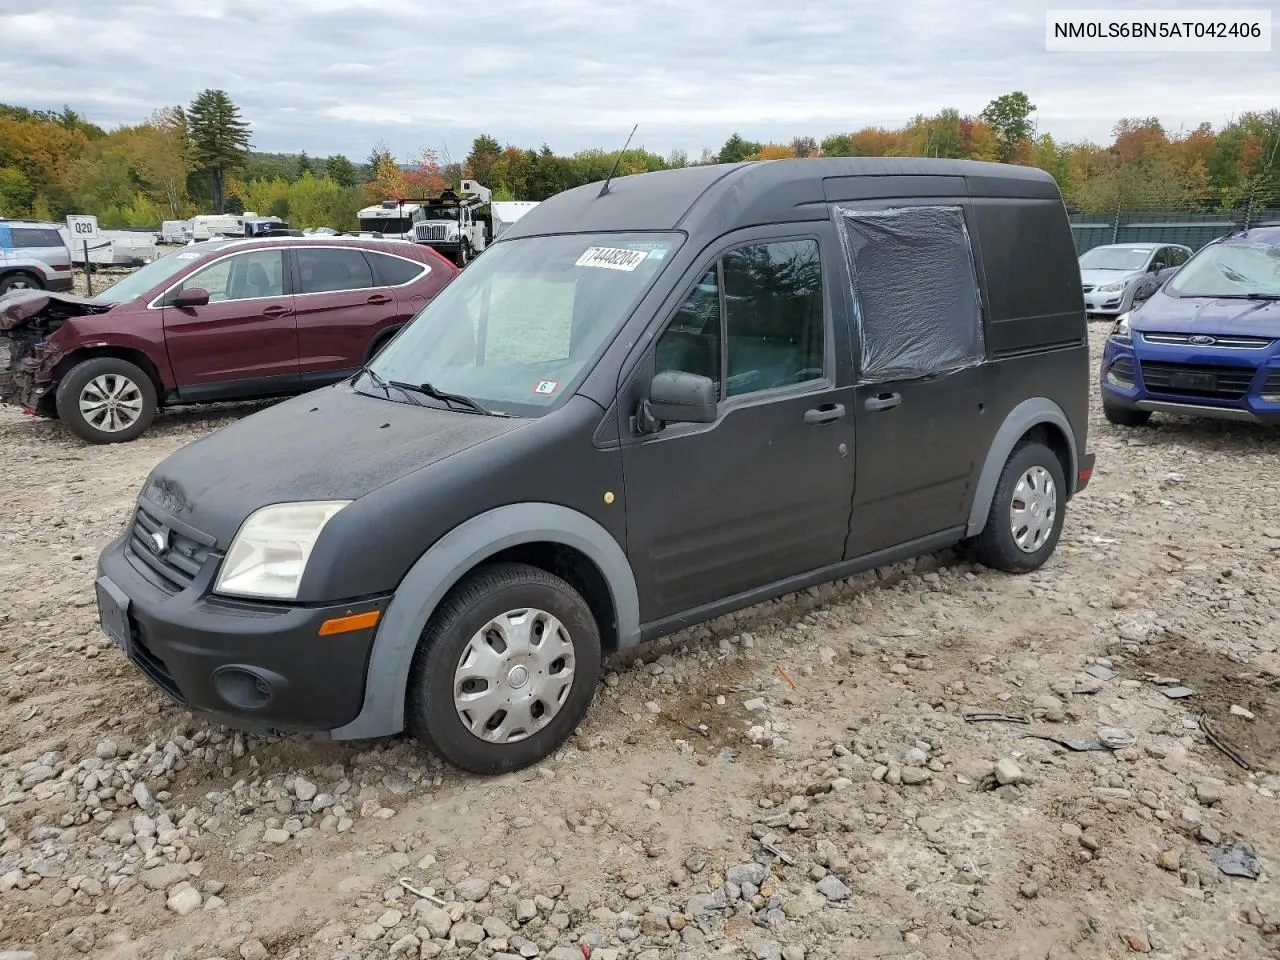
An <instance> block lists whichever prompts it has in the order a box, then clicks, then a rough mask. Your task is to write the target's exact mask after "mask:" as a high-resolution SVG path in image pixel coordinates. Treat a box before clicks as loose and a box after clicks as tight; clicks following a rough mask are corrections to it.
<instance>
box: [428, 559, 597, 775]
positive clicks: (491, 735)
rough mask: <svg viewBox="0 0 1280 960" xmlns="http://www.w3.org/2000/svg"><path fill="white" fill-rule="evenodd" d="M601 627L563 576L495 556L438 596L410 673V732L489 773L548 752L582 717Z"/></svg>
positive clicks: (465, 764) (463, 764)
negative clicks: (442, 596) (493, 561)
mask: <svg viewBox="0 0 1280 960" xmlns="http://www.w3.org/2000/svg"><path fill="white" fill-rule="evenodd" d="M600 657H601V653H600V631H599V628H598V627H597V625H596V622H595V618H594V617H593V616H592V614H591V609H590V607H588V606H587V603H586V601H585V600H583V599H582V597H581V596H580V595H579V594H578V592H577V591H576V590H574V589H573V587H571V586H570V585H569V584H568V583H566V582H565V581H564V580H562V579H560V578H559V577H557V576H554V575H552V574H550V573H547V572H546V571H545V570H541V569H539V568H537V567H532V566H528V565H526V564H518V563H501V564H494V565H491V566H486V567H481V568H480V569H478V570H476V571H474V572H473V573H471V574H469V575H468V576H467V577H466V578H464V579H463V580H462V581H461V582H459V583H458V585H457V586H455V587H454V588H453V590H452V591H450V592H449V594H448V595H447V596H446V597H445V599H444V600H443V601H441V603H440V606H439V607H438V608H437V610H436V611H435V613H434V614H433V615H432V617H431V620H430V621H429V622H428V624H427V628H426V630H424V631H423V635H422V639H421V640H420V641H419V644H418V650H417V653H416V654H415V655H414V660H413V666H412V667H411V669H410V672H409V689H408V694H407V696H408V703H407V704H406V719H407V722H408V727H409V732H410V733H412V734H413V735H414V736H415V737H417V739H418V740H419V741H421V742H422V743H423V744H424V745H425V746H427V747H429V748H431V749H432V750H434V751H435V752H437V753H438V754H440V755H441V756H442V757H444V759H446V760H448V761H449V762H450V763H452V764H454V765H455V766H458V767H461V768H462V769H464V770H467V771H470V772H471V773H478V774H483V775H486V776H492V775H496V774H502V773H509V772H511V771H513V770H519V769H521V768H523V767H527V766H530V765H532V764H534V763H537V762H538V761H540V760H543V759H544V758H546V757H548V756H550V755H551V754H552V753H554V752H555V750H556V749H557V748H558V747H559V746H560V745H561V744H563V743H564V741H565V740H566V739H568V737H569V735H570V734H572V733H573V731H574V730H575V729H576V728H577V726H578V724H579V723H581V722H582V719H583V717H585V716H586V714H587V709H588V708H589V707H590V706H591V701H592V698H593V697H594V695H595V689H596V684H597V682H598V680H599V676H600Z"/></svg>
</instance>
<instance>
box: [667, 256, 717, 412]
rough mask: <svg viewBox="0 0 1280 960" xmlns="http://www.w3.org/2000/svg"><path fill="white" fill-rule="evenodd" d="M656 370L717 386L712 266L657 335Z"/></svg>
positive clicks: (714, 279) (715, 317) (715, 279)
mask: <svg viewBox="0 0 1280 960" xmlns="http://www.w3.org/2000/svg"><path fill="white" fill-rule="evenodd" d="M656 353H657V356H656V359H657V372H658V373H663V372H664V371H680V372H682V373H696V374H698V375H699V376H702V377H709V378H710V379H711V380H713V381H714V382H715V384H716V386H717V387H718V386H719V385H720V271H719V269H718V268H717V267H712V268H711V269H710V270H708V271H707V272H706V273H705V274H704V275H703V277H702V279H701V280H699V281H698V282H697V284H695V285H694V288H693V289H692V290H691V291H689V295H688V296H687V297H685V299H684V303H682V304H680V308H679V309H678V310H676V313H675V316H674V317H672V318H671V322H670V323H669V324H667V329H666V330H664V331H663V332H662V336H660V337H659V338H658V344H657V348H656Z"/></svg>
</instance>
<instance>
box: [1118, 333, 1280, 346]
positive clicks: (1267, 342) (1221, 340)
mask: <svg viewBox="0 0 1280 960" xmlns="http://www.w3.org/2000/svg"><path fill="white" fill-rule="evenodd" d="M1193 336H1199V334H1191V333H1144V334H1142V339H1143V340H1145V341H1146V342H1147V343H1160V344H1167V345H1170V346H1177V347H1234V348H1236V349H1238V350H1263V349H1265V348H1267V347H1269V346H1271V344H1273V343H1275V340H1274V339H1272V338H1271V337H1227V336H1215V337H1214V338H1213V343H1192V342H1191V338H1192V337H1193Z"/></svg>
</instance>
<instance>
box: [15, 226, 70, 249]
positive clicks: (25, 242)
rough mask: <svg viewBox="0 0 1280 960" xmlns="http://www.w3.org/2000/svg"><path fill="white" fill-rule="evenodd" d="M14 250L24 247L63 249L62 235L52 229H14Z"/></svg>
mask: <svg viewBox="0 0 1280 960" xmlns="http://www.w3.org/2000/svg"><path fill="white" fill-rule="evenodd" d="M12 229H13V248H14V249H15V250H20V249H22V248H24V247H62V248H64V249H65V244H63V242H62V235H61V234H60V233H58V231H57V230H54V229H53V228H52V227H49V228H44V227H13V228H12Z"/></svg>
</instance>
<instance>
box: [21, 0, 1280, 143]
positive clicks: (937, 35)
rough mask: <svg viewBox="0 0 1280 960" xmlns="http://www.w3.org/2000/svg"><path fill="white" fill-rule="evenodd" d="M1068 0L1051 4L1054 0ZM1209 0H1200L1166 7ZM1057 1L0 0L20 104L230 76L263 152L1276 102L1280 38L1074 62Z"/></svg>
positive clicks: (1050, 123)
mask: <svg viewBox="0 0 1280 960" xmlns="http://www.w3.org/2000/svg"><path fill="white" fill-rule="evenodd" d="M1051 6H1052V7H1054V8H1057V6H1058V5H1057V4H1052V5H1051ZM1160 6H1161V7H1162V8H1174V9H1178V8H1182V9H1198V8H1201V7H1203V6H1204V4H1203V2H1202V0H1165V2H1163V3H1162V4H1160ZM1045 7H1046V5H1045V4H1041V3H1034V2H1032V3H1027V2H1023V3H1021V4H1019V3H1010V2H1009V0H912V2H909V3H908V2H899V3H872V2H866V0H864V2H861V3H851V2H849V0H805V2H803V3H778V2H776V0H697V2H690V0H649V2H647V3H643V4H635V3H621V2H616V0H613V2H610V0H595V2H590V3H589V2H587V0H489V2H486V3H485V4H483V5H478V6H476V7H471V8H467V7H460V8H456V9H455V10H453V11H451V12H449V13H448V14H447V15H443V14H441V12H440V10H439V8H438V7H435V6H433V5H430V4H424V3H421V2H420V0H274V2H273V3H271V4H264V3H261V2H260V0H202V2H200V3H197V4H193V3H189V2H187V0H150V2H145V3H144V2H140V0H120V2H111V3H104V2H103V0H55V2H54V3H52V4H50V5H49V6H48V12H38V13H22V14H0V36H3V37H4V38H5V41H6V42H5V44H4V45H3V48H2V49H0V75H3V76H4V77H5V84H4V91H3V94H2V95H3V97H4V98H5V99H6V100H8V101H11V102H16V103H19V104H22V105H25V106H30V107H39V108H49V109H57V108H60V107H61V106H62V105H63V104H64V103H65V104H70V105H72V106H73V107H75V108H76V109H77V110H79V111H80V112H81V113H83V114H85V115H86V116H88V117H90V118H91V119H93V120H94V121H96V122H98V123H100V124H102V125H104V126H108V127H111V126H115V125H117V124H120V123H135V122H138V121H140V120H142V119H144V118H145V117H146V116H147V114H148V113H150V111H151V109H152V108H153V107H155V106H161V105H164V104H169V103H189V102H190V101H191V100H192V99H193V98H194V96H195V95H196V94H197V93H198V92H199V91H200V90H202V89H204V88H206V87H218V88H221V89H224V90H226V91H227V92H228V93H229V94H230V95H231V97H232V98H233V99H234V100H235V101H236V102H237V103H238V104H239V105H240V107H241V109H242V111H243V113H244V115H245V117H246V118H247V119H248V120H249V121H250V122H251V124H252V126H253V142H254V146H255V147H256V148H257V149H261V150H282V151H283V150H288V151H294V150H306V151H307V152H308V153H311V154H312V155H328V154H332V153H338V152H341V153H346V154H347V155H349V156H351V157H353V158H355V159H362V158H364V157H365V156H367V154H368V152H369V149H370V148H371V147H372V146H373V144H374V143H375V142H377V141H379V140H382V141H385V142H386V143H387V144H388V145H389V146H390V148H391V149H392V150H393V152H395V153H396V154H397V155H399V156H401V157H407V156H408V155H410V154H413V153H416V152H418V151H420V150H421V149H422V148H424V147H430V148H433V149H436V150H440V149H441V148H442V147H443V148H447V149H448V150H449V152H450V153H451V154H452V155H453V156H454V157H455V158H459V157H461V156H462V155H465V153H466V152H467V150H468V149H469V147H470V143H471V140H472V139H474V138H475V137H476V136H477V135H479V134H481V133H487V134H490V135H492V136H494V137H497V138H498V139H499V140H500V141H503V142H510V143H516V144H519V145H521V146H533V147H536V146H538V145H540V144H541V143H543V142H546V143H548V144H549V145H551V147H552V148H553V149H555V150H557V151H561V152H569V151H573V150H578V149H583V148H587V147H597V146H600V147H605V148H612V147H616V146H621V142H622V140H623V139H624V138H625V136H626V134H627V132H628V131H629V130H630V129H631V125H632V124H633V123H636V122H639V124H640V130H639V132H638V133H637V135H636V140H635V144H636V145H637V146H644V147H646V148H648V149H650V150H655V151H658V152H661V153H666V152H667V151H669V150H671V149H674V148H679V149H684V150H687V151H688V152H689V153H690V154H692V155H697V154H698V153H699V152H700V151H701V149H702V148H703V147H712V148H713V149H714V148H718V147H719V145H720V144H721V143H723V141H724V140H725V139H726V138H727V137H728V136H729V135H730V134H731V133H733V132H735V131H736V132H740V133H741V134H742V135H743V136H745V137H747V138H749V139H757V140H776V141H777V140H781V141H785V140H789V139H790V138H791V137H793V136H797V135H812V136H815V137H819V138H821V137H822V136H824V135H826V134H829V133H835V132H847V131H850V130H853V129H856V128H858V127H861V126H866V125H886V126H895V127H896V126H901V125H902V124H904V123H905V122H907V121H908V120H909V119H910V118H911V117H912V116H914V115H915V114H917V113H934V112H936V111H938V110H939V109H942V108H944V107H955V108H957V109H959V110H960V111H961V112H962V113H977V112H978V111H979V110H981V109H982V107H983V106H984V105H985V104H986V103H987V102H988V101H990V100H991V99H992V98H994V97H996V96H999V95H1000V94H1002V93H1007V92H1009V91H1011V90H1015V89H1020V90H1023V91H1025V92H1026V93H1027V94H1028V95H1029V96H1030V97H1031V99H1032V101H1033V102H1034V103H1035V104H1036V105H1037V106H1038V107H1039V111H1038V115H1037V120H1038V122H1039V127H1040V129H1041V130H1042V131H1047V132H1050V133H1052V134H1053V135H1054V136H1055V137H1056V138H1057V139H1058V140H1060V141H1062V140H1076V139H1086V138H1087V139H1093V140H1095V141H1105V140H1108V139H1109V138H1110V132H1111V128H1112V126H1113V125H1114V124H1115V122H1116V121H1117V120H1119V119H1120V118H1121V117H1124V116H1144V117H1145V116H1151V115H1155V116H1158V117H1159V118H1160V119H1161V120H1162V121H1163V122H1164V124H1165V126H1166V127H1167V128H1169V129H1173V130H1176V129H1178V128H1179V127H1184V128H1189V127H1192V126H1194V125H1195V124H1198V123H1200V122H1202V121H1209V122H1211V123H1214V124H1215V125H1221V124H1222V123H1224V122H1226V121H1227V120H1228V119H1229V118H1230V116H1231V115H1233V114H1238V113H1240V112H1243V111H1245V110H1250V109H1267V108H1270V107H1272V106H1275V105H1276V102H1275V95H1274V91H1275V90H1277V89H1280V65H1278V63H1277V58H1276V57H1275V56H1274V54H1239V55H1227V54H1203V53H1182V54H1145V55H1119V54H1098V53H1081V54H1062V53H1047V52H1046V51H1045V49H1044V10H1045Z"/></svg>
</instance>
